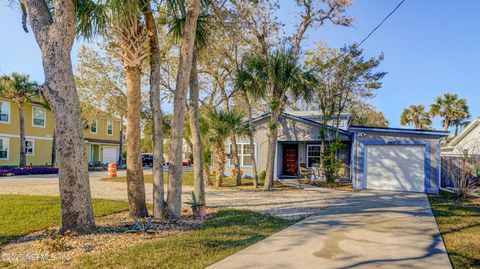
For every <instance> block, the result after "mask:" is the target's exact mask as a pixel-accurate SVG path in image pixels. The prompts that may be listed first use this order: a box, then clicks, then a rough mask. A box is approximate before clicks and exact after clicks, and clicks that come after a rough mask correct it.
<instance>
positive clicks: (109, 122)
mask: <svg viewBox="0 0 480 269" xmlns="http://www.w3.org/2000/svg"><path fill="white" fill-rule="evenodd" d="M109 125H112V133H111V134H109V133H108V126H109ZM97 127H98V126H97ZM107 135H108V136H113V121H112V120H107Z"/></svg>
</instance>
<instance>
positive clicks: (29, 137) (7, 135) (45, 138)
mask: <svg viewBox="0 0 480 269" xmlns="http://www.w3.org/2000/svg"><path fill="white" fill-rule="evenodd" d="M0 136H3V137H13V138H20V135H15V134H2V133H0ZM25 139H38V140H48V141H52V140H53V137H45V136H28V135H27V136H25Z"/></svg>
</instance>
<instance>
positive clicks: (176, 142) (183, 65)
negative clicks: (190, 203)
mask: <svg viewBox="0 0 480 269" xmlns="http://www.w3.org/2000/svg"><path fill="white" fill-rule="evenodd" d="M199 13H200V0H189V1H188V8H187V16H186V21H185V29H184V34H183V36H182V39H181V48H180V60H179V66H178V73H177V83H176V91H175V96H174V102H173V118H172V128H171V133H170V154H169V161H170V164H169V169H168V176H169V181H168V193H167V206H168V210H169V214H170V217H172V218H174V219H177V218H180V213H181V212H180V211H181V207H182V148H183V147H182V146H183V127H184V126H183V124H184V120H185V96H186V94H187V89H188V84H189V81H190V73H191V71H192V57H193V48H194V44H195V34H196V29H197V18H198V15H199Z"/></svg>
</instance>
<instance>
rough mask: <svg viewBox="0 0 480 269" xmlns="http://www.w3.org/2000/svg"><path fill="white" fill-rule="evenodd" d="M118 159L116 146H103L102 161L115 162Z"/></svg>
mask: <svg viewBox="0 0 480 269" xmlns="http://www.w3.org/2000/svg"><path fill="white" fill-rule="evenodd" d="M117 160H118V149H117V148H107V147H104V148H103V160H102V162H103V163H116V162H117Z"/></svg>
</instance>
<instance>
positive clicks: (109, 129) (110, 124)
mask: <svg viewBox="0 0 480 269" xmlns="http://www.w3.org/2000/svg"><path fill="white" fill-rule="evenodd" d="M107 135H113V122H112V121H111V120H108V121H107Z"/></svg>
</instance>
